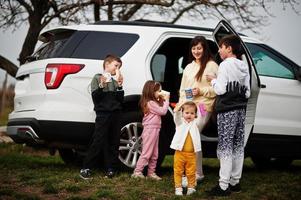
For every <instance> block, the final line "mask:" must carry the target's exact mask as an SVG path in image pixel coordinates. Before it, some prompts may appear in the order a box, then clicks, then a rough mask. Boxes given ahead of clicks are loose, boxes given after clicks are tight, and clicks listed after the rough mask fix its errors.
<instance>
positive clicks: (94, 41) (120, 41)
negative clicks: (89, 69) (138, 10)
mask: <svg viewBox="0 0 301 200" xmlns="http://www.w3.org/2000/svg"><path fill="white" fill-rule="evenodd" d="M138 38H139V36H138V35H137V34H129V33H116V32H97V31H89V33H88V35H87V36H86V37H85V38H84V39H83V40H82V41H81V42H80V44H79V46H78V47H77V48H76V49H75V51H74V52H73V54H72V55H71V58H86V59H101V60H103V59H104V58H105V57H106V55H108V54H110V53H114V54H115V55H117V56H119V57H122V56H123V55H124V54H125V53H126V52H127V51H128V50H129V49H130V48H131V47H132V46H133V45H134V44H135V42H136V41H137V40H138Z"/></svg>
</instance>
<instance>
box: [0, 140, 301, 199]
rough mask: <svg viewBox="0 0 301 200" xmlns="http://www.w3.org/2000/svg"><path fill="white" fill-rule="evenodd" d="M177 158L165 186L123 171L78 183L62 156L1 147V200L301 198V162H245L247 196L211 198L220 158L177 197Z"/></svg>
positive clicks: (165, 170) (165, 172)
mask: <svg viewBox="0 0 301 200" xmlns="http://www.w3.org/2000/svg"><path fill="white" fill-rule="evenodd" d="M172 159H173V158H172V156H167V157H166V159H165V160H164V163H163V166H162V169H161V171H160V173H159V174H160V175H161V176H162V178H163V180H162V181H152V180H136V179H131V178H130V174H131V172H128V171H124V172H120V174H119V175H118V176H117V177H115V178H113V179H107V178H104V173H103V172H102V171H101V170H99V171H95V173H94V178H93V179H92V180H91V181H84V180H82V179H80V178H79V176H78V173H79V167H75V166H67V165H65V164H64V163H63V161H62V160H61V159H60V157H59V156H57V155H55V156H48V154H47V152H45V151H41V150H40V151H39V150H33V149H31V148H29V147H24V146H22V145H16V144H10V145H8V144H0V199H18V200H19V199H28V200H29V199H51V200H52V199H68V200H77V199H105V200H107V199H131V200H132V199H137V200H138V199H139V200H140V199H145V200H146V199H147V200H149V199H235V200H238V199H239V200H241V199H244V200H245V199H246V200H247V199H252V200H253V199H262V200H269V199H271V200H275V199H276V200H277V199H283V200H288V199H296V200H297V199H300V198H301V161H300V160H297V161H294V162H293V164H292V166H290V167H289V168H288V169H281V170H280V169H269V170H267V169H266V170H258V169H256V168H255V167H254V165H253V163H252V162H251V160H250V159H246V160H245V165H244V170H243V177H242V180H241V185H242V189H243V191H242V192H241V193H239V194H231V196H229V197H220V198H212V197H210V196H208V195H207V194H206V193H205V191H206V190H208V189H210V188H211V187H213V186H215V184H216V183H217V180H218V170H219V163H218V160H217V159H204V172H205V176H206V177H205V180H204V182H203V183H202V184H200V185H199V186H198V187H197V193H196V194H194V195H192V196H184V197H176V196H175V195H174V188H173V172H172V162H173V161H172Z"/></svg>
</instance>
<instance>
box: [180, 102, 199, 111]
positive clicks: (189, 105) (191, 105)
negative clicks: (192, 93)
mask: <svg viewBox="0 0 301 200" xmlns="http://www.w3.org/2000/svg"><path fill="white" fill-rule="evenodd" d="M184 107H194V109H195V114H197V113H198V108H197V105H196V104H195V103H194V102H193V101H186V102H185V103H184V104H183V105H182V106H181V108H182V112H183V111H184Z"/></svg>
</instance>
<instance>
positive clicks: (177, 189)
mask: <svg viewBox="0 0 301 200" xmlns="http://www.w3.org/2000/svg"><path fill="white" fill-rule="evenodd" d="M175 195H177V196H183V188H180V187H179V188H176V189H175Z"/></svg>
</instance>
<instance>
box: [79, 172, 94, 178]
mask: <svg viewBox="0 0 301 200" xmlns="http://www.w3.org/2000/svg"><path fill="white" fill-rule="evenodd" d="M91 174H92V173H91V170H90V169H81V170H80V172H79V177H81V178H82V179H84V180H89V179H92V177H91Z"/></svg>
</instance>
